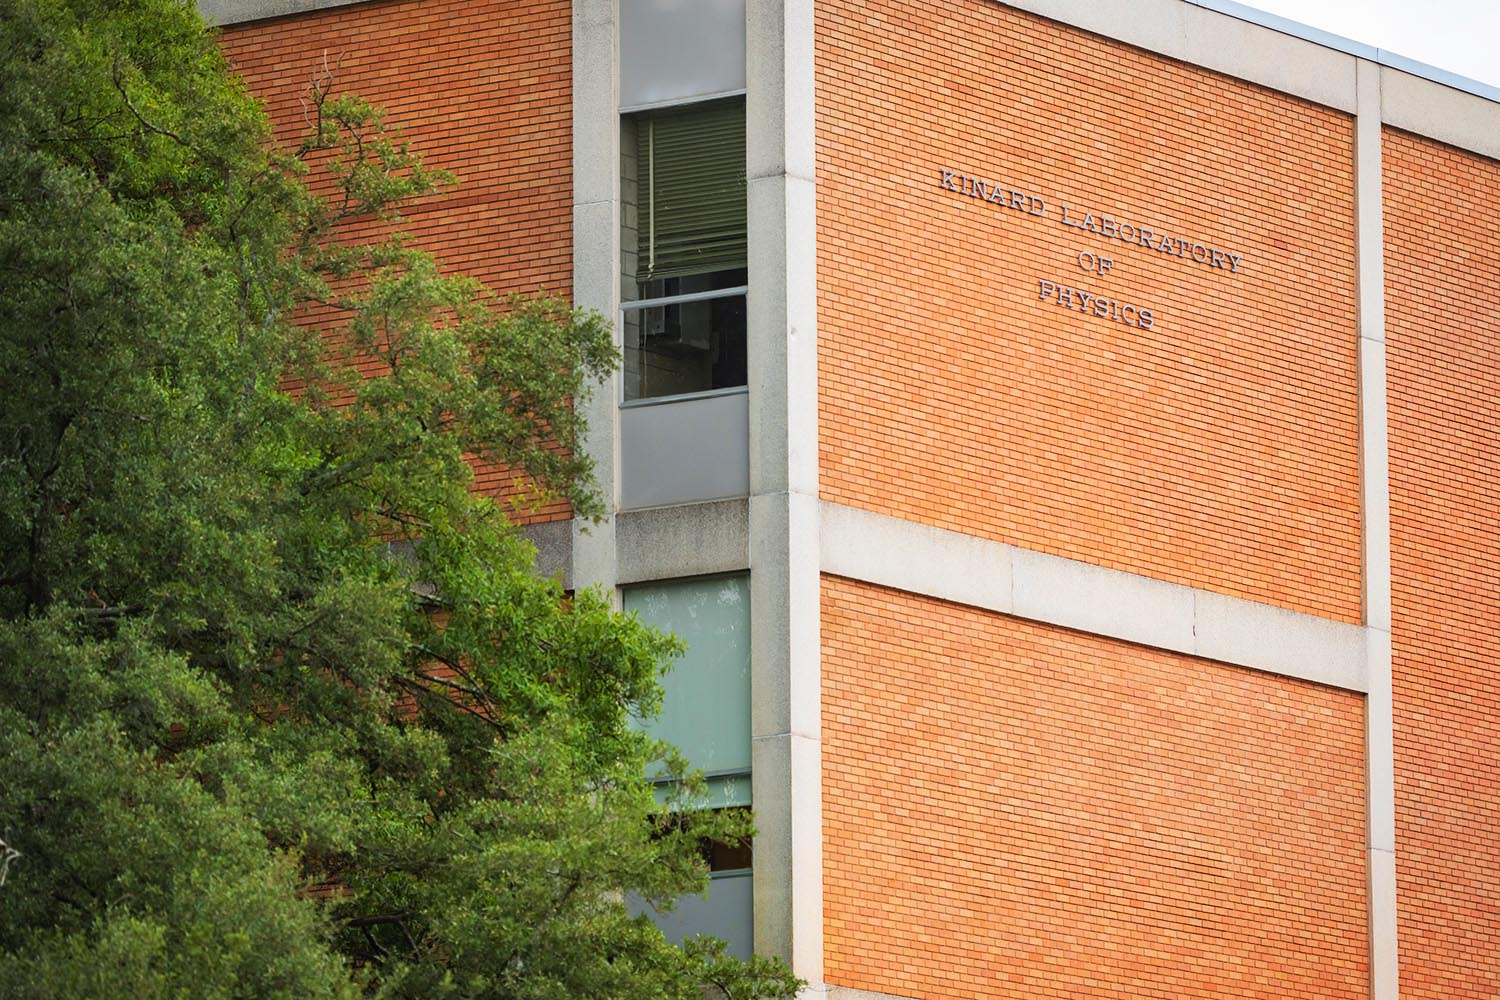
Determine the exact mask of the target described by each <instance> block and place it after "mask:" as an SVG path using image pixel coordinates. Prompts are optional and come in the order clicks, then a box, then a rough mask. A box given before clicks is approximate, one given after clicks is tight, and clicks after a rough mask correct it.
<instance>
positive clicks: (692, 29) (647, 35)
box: [620, 0, 745, 108]
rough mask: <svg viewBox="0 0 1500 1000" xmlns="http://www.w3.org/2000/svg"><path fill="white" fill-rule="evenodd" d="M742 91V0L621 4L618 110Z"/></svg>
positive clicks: (629, 0) (624, 1)
mask: <svg viewBox="0 0 1500 1000" xmlns="http://www.w3.org/2000/svg"><path fill="white" fill-rule="evenodd" d="M744 89H745V0H620V106H621V107H622V108H635V107H641V106H642V105H647V104H659V103H663V102H666V101H686V100H693V99H696V98H701V97H709V96H712V95H714V94H725V93H729V92H730V91H735V90H744Z"/></svg>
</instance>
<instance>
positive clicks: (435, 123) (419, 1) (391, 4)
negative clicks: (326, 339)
mask: <svg viewBox="0 0 1500 1000" xmlns="http://www.w3.org/2000/svg"><path fill="white" fill-rule="evenodd" d="M223 46H224V49H225V51H226V52H227V53H228V55H229V57H230V60H231V61H232V63H233V64H234V66H235V68H236V69H237V70H238V71H239V72H240V73H241V74H242V75H243V76H244V77H245V79H246V81H247V82H248V84H249V86H250V89H251V91H252V92H253V93H254V94H255V95H256V96H257V97H259V98H260V99H261V100H263V101H265V102H266V105H267V108H268V110H269V113H270V116H271V121H272V123H273V125H274V127H275V129H276V134H277V137H278V138H280V139H282V140H284V141H289V142H290V141H294V140H295V139H297V138H298V137H300V135H301V134H302V133H303V131H305V125H304V119H303V106H302V99H303V98H304V97H305V96H306V95H307V92H308V88H309V86H310V84H311V82H312V81H313V79H314V78H315V77H317V76H318V75H319V74H320V73H321V72H322V71H323V67H324V65H325V58H326V62H327V64H328V65H332V66H335V67H336V74H337V91H338V92H340V93H354V94H358V95H359V96H361V97H364V98H366V99H367V100H370V101H371V102H373V103H375V104H376V105H379V106H381V107H383V108H385V109H386V112H387V115H386V118H387V121H388V122H390V123H392V124H395V125H398V126H400V127H401V128H402V130H403V132H404V134H405V135H406V137H407V138H408V139H410V140H411V142H412V146H413V147H414V148H416V149H417V150H419V151H421V152H422V153H423V155H424V158H425V160H426V162H427V164H428V165H429V166H433V167H437V168H441V169H446V170H450V171H452V172H454V173H456V174H458V176H459V178H460V180H461V181H462V184H461V186H460V187H459V188H458V189H457V190H456V191H455V192H453V193H452V194H450V195H448V196H447V197H444V198H438V199H430V200H428V201H425V202H423V203H421V204H417V205H413V206H411V207H410V208H409V209H407V210H406V215H407V222H406V226H405V228H406V229H407V230H408V231H409V232H411V233H412V234H413V235H414V236H415V237H416V240H417V243H418V244H419V245H420V246H422V247H423V248H425V249H427V250H430V251H432V252H433V253H434V254H436V255H437V257H438V258H439V260H440V261H442V263H443V264H444V266H445V267H446V268H448V269H450V270H452V271H455V272H462V273H464V274H468V275H471V276H473V277H476V278H478V279H480V280H482V281H484V282H485V283H486V284H487V285H489V287H490V288H492V289H494V290H495V291H497V292H499V293H500V294H508V293H510V292H521V293H524V294H531V293H535V292H536V291H537V290H538V289H539V288H545V289H546V290H547V291H548V292H551V293H553V294H558V295H564V296H566V295H569V294H571V291H572V260H573V257H572V254H573V245H572V158H573V145H572V141H573V140H572V99H573V98H572V73H573V69H572V66H573V63H572V58H573V57H572V9H571V4H570V3H568V2H567V0H379V2H371V3H362V4H353V5H350V6H344V7H335V8H331V9H329V10H326V11H321V12H317V13H313V14H304V15H297V16H293V17H284V18H277V19H273V20H269V21H256V22H251V23H249V24H244V25H235V26H231V27H229V28H228V29H226V30H225V32H224V34H223ZM476 476H477V484H476V485H477V488H479V489H480V490H482V491H484V492H487V493H490V494H491V495H494V496H497V497H501V498H510V499H517V498H519V497H521V495H522V493H523V492H524V491H523V486H522V484H520V483H517V482H515V477H514V476H513V475H512V474H511V473H509V472H508V471H507V470H504V469H500V468H496V467H493V466H489V465H481V466H477V467H476ZM568 516H570V515H569V509H568V506H567V505H566V504H562V503H554V504H550V505H548V506H545V507H543V508H541V509H540V510H538V511H536V512H535V513H534V514H531V515H529V516H526V517H522V518H520V519H521V520H557V519H560V518H566V517H568Z"/></svg>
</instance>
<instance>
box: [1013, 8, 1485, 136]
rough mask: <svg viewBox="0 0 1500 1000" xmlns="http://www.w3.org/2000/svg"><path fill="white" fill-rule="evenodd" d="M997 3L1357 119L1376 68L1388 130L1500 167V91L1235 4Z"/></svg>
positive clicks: (1384, 51)
mask: <svg viewBox="0 0 1500 1000" xmlns="http://www.w3.org/2000/svg"><path fill="white" fill-rule="evenodd" d="M997 2H1002V3H1004V4H1005V5H1006V6H1009V7H1014V8H1015V9H1017V10H1024V11H1027V12H1029V13H1032V14H1037V15H1039V16H1041V17H1045V18H1049V19H1051V20H1053V21H1059V22H1061V23H1063V24H1069V25H1072V26H1073V27H1076V28H1082V29H1083V30H1085V31H1091V32H1094V33H1095V34H1099V35H1104V36H1106V37H1108V38H1114V39H1118V40H1119V41H1122V42H1124V43H1126V44H1128V45H1134V46H1136V47H1137V48H1142V49H1146V50H1147V51H1150V52H1155V53H1158V54H1159V55H1164V56H1167V57H1169V58H1172V59H1178V60H1181V61H1183V62H1186V63H1191V64H1193V65H1196V66H1201V67H1203V68H1204V69H1209V70H1213V71H1215V72H1219V73H1224V74H1226V75H1228V76H1232V77H1235V78H1237V79H1240V80H1245V81H1247V82H1250V83H1254V84H1258V85H1260V86H1263V87H1269V88H1271V89H1272V90H1277V91H1280V92H1282V93H1285V94H1291V95H1293V96H1295V97H1300V98H1303V99H1304V100H1308V101H1312V102H1314V103H1316V104H1321V105H1324V106H1326V107H1330V108H1336V109H1338V110H1340V111H1346V112H1349V113H1351V114H1352V113H1354V112H1355V111H1356V110H1357V104H1358V89H1359V86H1358V81H1357V79H1356V76H1357V74H1358V69H1357V64H1358V63H1361V62H1368V63H1371V64H1374V65H1376V67H1377V69H1378V71H1379V74H1380V76H1381V79H1382V104H1383V107H1382V115H1383V120H1384V121H1385V122H1386V123H1387V124H1390V125H1394V126H1396V127H1397V128H1402V129H1406V130H1408V131H1410V132H1416V133H1417V134H1419V135H1423V136H1426V137H1428V138H1431V139H1436V140H1438V141H1439V142H1445V143H1448V144H1450V145H1453V146H1458V147H1460V148H1462V149H1467V150H1470V151H1472V152H1476V153H1480V154H1483V155H1485V156H1490V157H1495V158H1500V88H1496V87H1491V86H1488V85H1486V84H1482V83H1479V82H1477V81H1475V80H1469V79H1467V78H1465V77H1461V76H1458V75H1457V74H1454V73H1449V72H1447V71H1445V70H1440V69H1437V68H1435V67H1432V66H1427V65H1424V64H1423V63H1419V62H1417V61H1415V60H1412V59H1407V58H1406V57H1404V56H1400V55H1397V54H1395V53H1392V52H1389V51H1387V50H1384V49H1376V48H1374V47H1372V46H1368V45H1361V44H1360V43H1358V42H1352V41H1349V40H1348V39H1344V38H1340V37H1339V36H1337V35H1333V34H1331V33H1328V32H1323V31H1318V30H1317V29H1315V28H1309V27H1307V26H1305V25H1301V24H1297V23H1296V22H1294V21H1290V20H1287V19H1285V18H1279V17H1275V16H1273V15H1270V14H1265V13H1262V12H1260V11H1257V10H1254V9H1252V8H1249V7H1245V6H1243V5H1241V4H1238V3H1234V2H1232V0H1130V2H1129V3H1125V2H1123V0H1116V2H1113V3H1099V2H1097V0H997Z"/></svg>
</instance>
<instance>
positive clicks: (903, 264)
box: [816, 0, 1361, 621]
mask: <svg viewBox="0 0 1500 1000" xmlns="http://www.w3.org/2000/svg"><path fill="white" fill-rule="evenodd" d="M816 15H817V25H816V32H817V74H818V75H817V87H818V93H817V113H818V117H817V141H818V157H819V159H818V205H817V209H818V238H819V248H818V249H819V256H818V282H819V284H818V295H819V300H818V341H819V355H820V369H819V392H820V409H819V420H820V442H819V443H820V454H821V476H822V479H821V483H822V493H823V496H824V497H825V498H826V499H829V500H833V501H837V502H839V503H845V504H852V505H855V506H859V507H864V508H867V509H871V510H875V511H878V512H881V513H885V514H890V515H893V516H898V517H904V518H908V519H912V520H917V521H922V522H924V523H928V524H933V525H938V526H940V527H944V528H950V529H954V530H958V531H963V532H967V533H970V534H974V535H979V536H983V537H986V538H992V539H997V540H1000V541H1004V542H1009V543H1013V544H1017V545H1022V546H1026V547H1029V548H1033V549H1039V550H1042V551H1045V552H1049V553H1053V554H1056V555H1061V556H1067V557H1070V558H1075V559H1081V560H1084V561H1087V562H1091V563H1094V564H1097V565H1102V566H1108V567H1111V568H1115V569H1121V570H1127V571H1131V572H1136V573H1142V574H1147V575H1150V576H1154V577H1157V578H1160V579H1164V580H1169V581H1172V582H1176V583H1182V584H1187V585H1191V586H1195V587H1204V588H1207V589H1210V590H1215V591H1220V592H1223V593H1228V594H1232V595H1234V596H1237V597H1244V598H1248V599H1251V600H1256V601H1262V602H1266V603H1271V604H1276V605H1279V606H1282V607H1287V608H1292V609H1295V610H1298V611H1305V612H1310V613H1314V614H1319V615H1325V616H1329V617H1333V618H1338V619H1342V620H1345V621H1358V620H1359V617H1360V613H1361V612H1360V554H1359V509H1358V495H1359V490H1358V437H1357V432H1358V400H1357V387H1356V383H1355V327H1354V269H1353V209H1352V196H1353V194H1352V193H1353V175H1352V162H1353V154H1352V123H1351V119H1350V118H1349V117H1348V116H1347V115H1344V114H1342V113H1339V112H1336V111H1331V110H1328V109H1324V108H1320V107H1317V106H1314V105H1312V104H1308V103H1305V102H1302V101H1299V100H1296V99H1294V98H1290V97H1286V96H1284V95H1279V94H1276V93H1273V92H1271V91H1268V90H1265V89H1262V88H1259V87H1256V86H1253V85H1250V84H1246V83H1242V82H1238V81H1235V80H1232V79H1229V78H1227V77H1223V76H1218V75H1216V74H1213V73H1210V72H1207V71H1204V70H1200V69H1195V68H1192V67H1188V66H1185V65H1182V64H1179V63H1175V62H1172V61H1170V60H1167V59H1163V58H1160V57H1157V56H1153V55H1150V54H1148V53H1144V52H1141V51H1138V50H1135V49H1131V48H1129V47H1127V46H1124V45H1121V44H1118V43H1115V42H1110V41H1106V40H1104V39H1101V38H1098V37H1096V36H1093V35H1090V34H1087V33H1085V32H1081V31H1077V30H1074V29H1071V28H1067V27H1064V26H1061V25H1058V24H1055V23H1052V22H1049V21H1046V20H1043V19H1040V18H1037V17H1033V16H1030V15H1027V14H1023V13H1020V12H1016V11H1013V10H1010V9H1007V8H1005V7H1002V6H1000V5H999V4H997V3H993V2H990V0H954V2H950V3H940V4H938V3H927V2H924V0H826V2H820V3H819V4H818V6H817V9H816ZM943 168H949V169H955V170H959V171H961V172H963V173H967V174H970V175H976V176H978V177H980V178H982V179H986V180H989V181H1000V182H1002V183H1003V186H1004V187H1005V188H1006V189H1010V188H1014V189H1018V190H1021V191H1024V192H1028V193H1032V194H1035V195H1039V196H1041V197H1042V198H1044V199H1045V201H1046V203H1047V205H1048V214H1047V216H1046V217H1043V218H1037V217H1034V216H1031V215H1028V214H1026V213H1025V212H1024V211H1015V210H1010V209H1005V208H1000V207H997V206H996V205H993V204H988V203H984V202H981V201H979V200H978V199H975V198H972V197H967V196H964V195H962V194H959V193H955V192H952V191H948V190H944V189H943V188H942V187H940V184H939V181H940V177H941V173H940V172H941V170H942V169H943ZM1004 200H1009V199H1008V196H1006V197H1005V199H1004ZM1063 203H1068V204H1069V205H1070V206H1071V207H1072V210H1073V213H1074V215H1073V218H1074V220H1077V218H1078V215H1079V213H1082V212H1083V211H1085V210H1092V211H1093V212H1095V213H1101V214H1102V213H1107V214H1110V215H1111V216H1112V217H1114V218H1115V219H1116V220H1119V219H1125V220H1132V221H1133V222H1134V223H1136V224H1143V225H1146V226H1148V227H1151V228H1153V229H1154V231H1155V232H1156V233H1158V234H1160V233H1171V234H1174V235H1178V236H1182V237H1191V238H1192V239H1193V240H1198V241H1202V242H1204V243H1205V245H1207V244H1214V245H1217V246H1218V247H1222V248H1225V249H1227V250H1230V251H1233V252H1235V253H1238V254H1241V255H1242V256H1243V261H1242V262H1241V263H1240V264H1239V265H1237V266H1238V273H1229V272H1228V270H1227V269H1226V268H1223V267H1219V268H1214V267H1209V266H1204V265H1199V264H1194V263H1193V262H1192V261H1191V260H1187V259H1183V258H1179V257H1177V256H1176V255H1175V254H1174V255H1170V256H1169V255H1164V254H1162V253H1160V252H1159V251H1157V250H1154V249H1153V250H1148V249H1145V248H1144V247H1141V246H1140V245H1139V240H1138V239H1137V243H1136V245H1134V246H1128V245H1126V244H1125V243H1124V242H1122V241H1121V240H1118V239H1106V238H1104V237H1102V236H1099V235H1095V234H1090V233H1086V232H1083V231H1082V230H1080V229H1077V228H1070V227H1067V226H1064V225H1062V224H1061V222H1060V219H1059V217H1058V215H1059V212H1060V207H1061V205H1062V204H1063ZM1081 250H1088V251H1091V252H1095V253H1103V254H1106V255H1108V256H1109V257H1111V258H1113V260H1114V262H1115V264H1114V269H1113V270H1112V271H1111V272H1110V273H1108V274H1106V275H1103V276H1091V275H1090V274H1088V273H1086V272H1085V271H1083V270H1081V269H1080V267H1079V263H1078V256H1077V255H1078V253H1079V251H1081ZM1205 252H1206V251H1205ZM1040 279H1047V280H1051V281H1054V282H1057V283H1062V284H1067V285H1069V286H1071V287H1077V288H1082V289H1085V290H1089V291H1091V292H1093V293H1098V294H1100V295H1103V296H1106V297H1108V298H1110V299H1114V300H1116V301H1117V302H1125V303H1130V304H1134V305H1137V306H1144V307H1148V308H1151V309H1153V311H1154V323H1153V325H1152V328H1151V329H1149V330H1146V329H1141V328H1139V327H1137V326H1131V325H1127V324H1125V323H1122V322H1119V321H1113V320H1109V319H1100V318H1098V317H1096V316H1093V315H1085V314H1083V313H1081V312H1079V311H1078V310H1077V309H1076V308H1075V309H1071V310H1070V309H1064V308H1062V307H1060V306H1058V305H1057V304H1055V302H1053V301H1047V302H1043V301H1040V300H1039V285H1038V281H1039V280H1040ZM1130 315H1132V316H1138V315H1139V314H1138V313H1134V312H1132V313H1131V314H1130Z"/></svg>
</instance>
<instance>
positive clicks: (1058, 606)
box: [819, 502, 1368, 692]
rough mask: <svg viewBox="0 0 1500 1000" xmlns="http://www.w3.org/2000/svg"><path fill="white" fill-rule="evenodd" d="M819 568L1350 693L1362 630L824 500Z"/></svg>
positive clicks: (1359, 684)
mask: <svg viewBox="0 0 1500 1000" xmlns="http://www.w3.org/2000/svg"><path fill="white" fill-rule="evenodd" d="M819 547H820V550H821V565H822V568H823V572H825V573H830V574H832V575H835V576H845V577H849V578H851V579H855V580H862V581H864V582H866V583H874V584H878V585H880V586H884V587H891V588H894V589H897V590H903V591H906V592H908V593H913V594H922V595H924V596H927V597H936V598H939V599H941V600H948V601H956V602H958V603H961V604H967V605H970V606H972V607H978V608H984V609H986V610H989V611H995V612H999V613H1000V614H1007V615H1014V616H1016V617H1018V618H1026V619H1029V620H1031V621H1037V622H1044V623H1046V624H1049V625H1057V626H1060V627H1062V628H1069V629H1075V630H1077V631H1080V632H1088V633H1090V634H1092V635H1100V636H1106V637H1108V638H1112V639H1120V640H1122V641H1125V642H1133V643H1137V644H1139V645H1142V646H1150V647H1152V648H1153V649H1164V650H1169V651H1171V652H1175V653H1186V654H1188V655H1190V656H1200V657H1203V658H1205V659H1210V660H1217V661H1220V662H1223V663H1230V664H1234V665H1236V666H1242V667H1249V668H1251V669H1253V670H1261V671H1264V672H1266V673H1271V674H1276V675H1278V676H1282V677H1295V678H1297V679H1298V680H1305V681H1312V682H1313V683H1316V684H1325V685H1328V686H1329V687H1335V688H1340V689H1342V690H1345V691H1360V692H1363V691H1365V690H1367V686H1368V685H1367V682H1366V679H1365V656H1366V652H1365V648H1366V637H1365V630H1364V629H1363V628H1361V627H1360V626H1358V625H1350V624H1347V623H1345V622H1336V621H1330V620H1328V619H1326V618H1318V617H1316V616H1314V615H1306V614H1299V613H1297V612H1294V611H1287V610H1285V609H1283V608H1277V607H1272V606H1271V605H1267V604H1257V603H1255V602H1253V601H1245V600H1240V599H1238V598H1234V597H1226V596H1225V595H1223V594H1218V593H1214V592H1213V591H1208V590H1199V589H1196V588H1193V587H1184V586H1181V585H1179V584H1174V583H1165V582H1163V581H1161V580H1154V579H1151V578H1150V577H1145V576H1138V575H1136V574H1133V573H1122V572H1120V571H1118V570H1111V569H1103V568H1101V567H1099V566H1092V565H1089V564H1088V563H1082V562H1077V561H1075V560H1072V559H1063V558H1060V557H1058V556H1053V555H1047V554H1046V553H1042V552H1035V551H1032V550H1029V549H1022V548H1017V547H1015V546H1011V545H1005V544H1003V543H1001V542H994V541H989V540H987V539H983V538H975V537H973V536H970V535H964V534H961V533H959V532H956V531H947V530H944V529H941V528H933V527H930V526H927V525H919V524H913V523H912V522H910V521H903V520H901V519H899V518H894V517H887V516H885V515H883V514H874V513H871V512H869V511H864V510H859V509H857V508H853V507H846V506H842V505H840V504H832V503H827V502H824V503H823V504H822V518H821V531H820V535H819Z"/></svg>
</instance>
